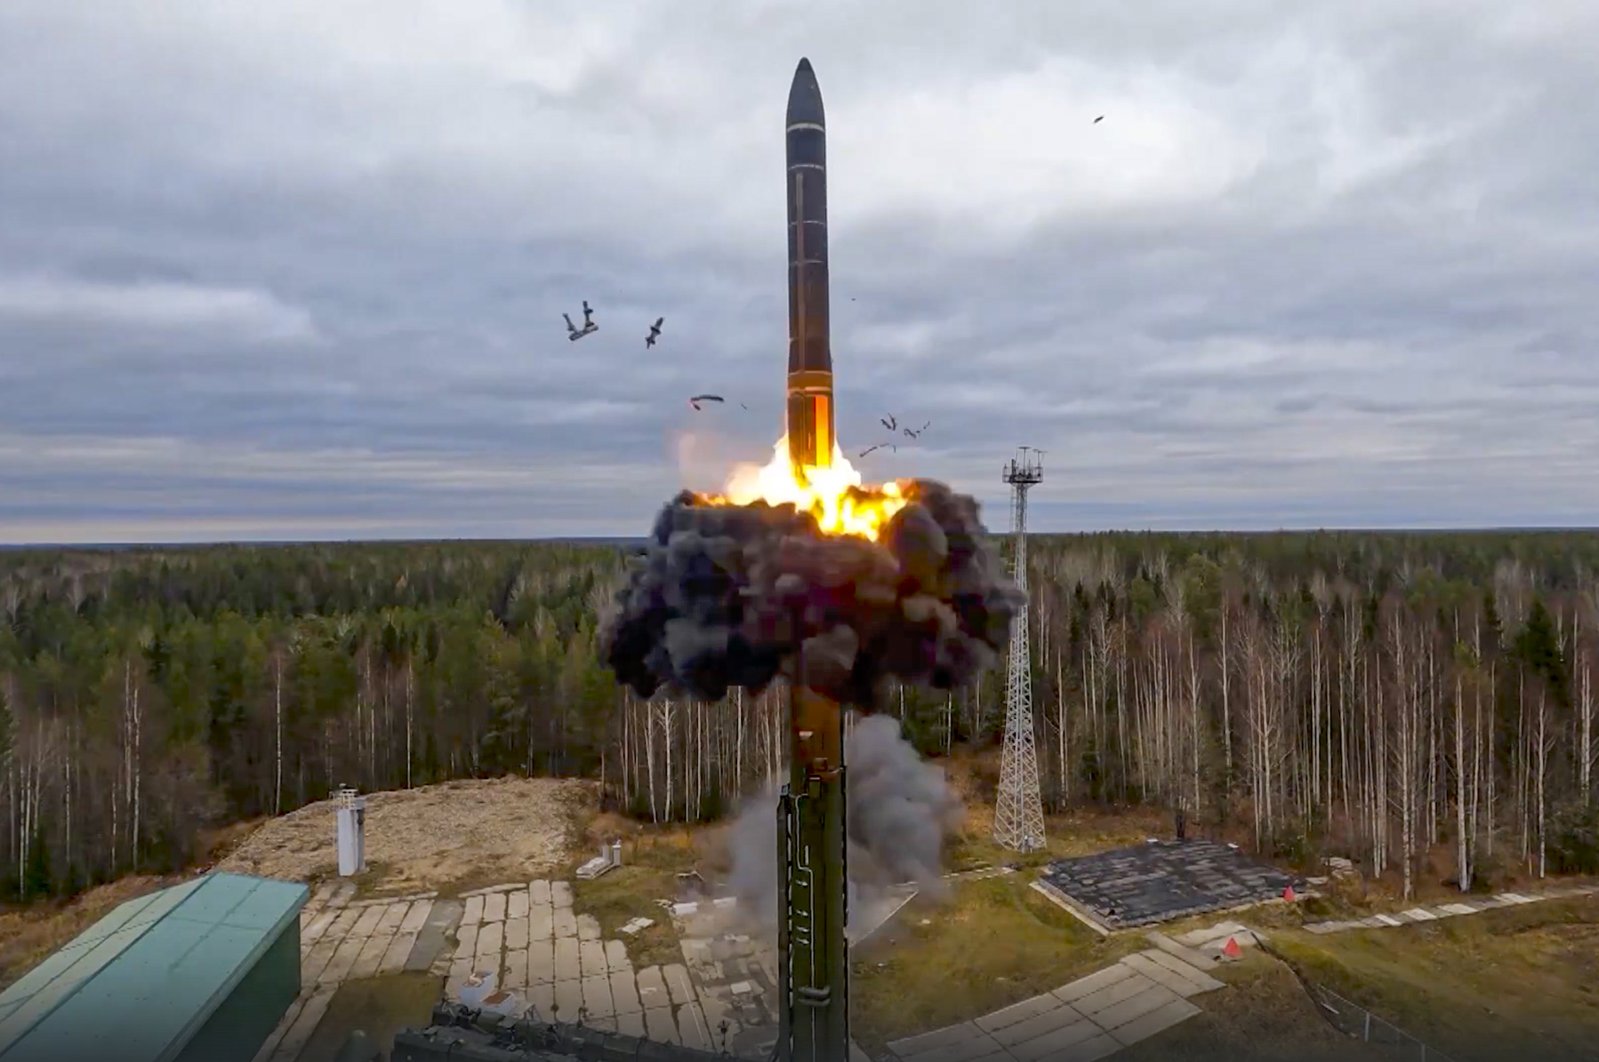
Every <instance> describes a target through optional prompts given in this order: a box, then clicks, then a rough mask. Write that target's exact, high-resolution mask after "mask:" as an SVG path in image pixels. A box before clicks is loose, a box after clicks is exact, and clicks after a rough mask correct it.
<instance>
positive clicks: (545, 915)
mask: <svg viewBox="0 0 1599 1062" xmlns="http://www.w3.org/2000/svg"><path fill="white" fill-rule="evenodd" d="M554 936H555V908H553V907H549V906H545V905H540V904H534V905H533V906H532V907H530V908H528V912H527V938H528V939H529V940H549V939H551V938H552V937H554Z"/></svg>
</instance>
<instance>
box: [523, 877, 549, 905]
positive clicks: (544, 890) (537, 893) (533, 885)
mask: <svg viewBox="0 0 1599 1062" xmlns="http://www.w3.org/2000/svg"><path fill="white" fill-rule="evenodd" d="M527 899H528V903H529V904H530V905H531V906H533V907H541V906H542V907H548V906H549V905H550V883H549V882H548V881H545V880H544V879H542V878H540V879H538V880H536V881H530V882H528V883H527Z"/></svg>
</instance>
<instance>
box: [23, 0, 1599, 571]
mask: <svg viewBox="0 0 1599 1062" xmlns="http://www.w3.org/2000/svg"><path fill="white" fill-rule="evenodd" d="M1596 37H1599V9H1596V8H1594V6H1593V5H1592V4H1588V3H1583V2H1578V0H1570V2H1550V3H1545V4H1539V5H1536V6H1535V7H1534V8H1531V9H1527V8H1525V5H1524V6H1523V7H1521V8H1516V7H1506V6H1505V5H1496V4H1491V3H1488V2H1487V0H1471V2H1467V3H1455V2H1451V3H1443V2H1441V0H1424V2H1423V0H1418V2H1412V3H1407V4H1392V3H1378V2H1376V0H1369V2H1367V0H1362V2H1357V3H1350V4H1339V5H1330V4H1329V5H1313V6H1312V7H1310V8H1307V9H1303V10H1302V11H1300V12H1299V13H1297V14H1290V13H1289V12H1288V9H1284V8H1282V7H1280V5H1273V4H1267V3H1265V2H1264V0H1234V2H1231V3H1223V4H1212V5H1205V6H1204V8H1203V10H1200V9H1197V8H1194V7H1193V6H1192V5H1186V4H1180V3H1176V2H1175V0H1170V2H1167V0H1162V2H1158V3H1156V4H1154V5H1148V4H1146V5H1138V6H1136V8H1129V9H1127V10H1113V9H1109V8H1106V9H1100V10H1096V11H1094V12H1092V13H1085V12H1084V11H1083V10H1081V9H1073V8H1068V7H1062V6H1061V5H1056V4H1050V3H1046V2H1043V0H1038V2H1034V3H1018V4H1012V5H1006V7H1005V10H1004V11H1003V12H1002V13H997V14H996V13H992V12H987V11H982V10H979V9H977V8H974V7H972V6H970V5H959V4H952V3H930V2H919V3H915V4H912V3H910V0H899V2H891V3H882V4H874V5H870V6H869V7H865V8H863V7H861V6H860V5H857V4H848V5H846V4H844V3H842V2H841V0H838V2H829V3H821V4H817V3H805V4H800V3H793V2H764V3H751V4H741V5H737V6H736V7H734V8H731V9H729V10H728V11H726V12H723V13H722V15H721V17H720V19H719V20H718V21H716V22H707V21H705V20H699V19H685V18H684V17H683V16H682V13H681V10H680V8H679V7H676V6H673V5H670V4H667V3H665V2H664V0H662V2H655V3H636V4H619V5H599V6H596V5H579V4H576V3H552V4H537V5H534V4H529V3H521V2H513V0H455V2H451V3H443V2H436V3H435V2H419V3H416V4H410V5H405V6H404V8H403V9H395V8H393V7H392V5H382V4H377V3H375V2H374V3H365V2H361V3H351V4H339V5H334V6H332V7H329V6H328V5H324V4H312V3H310V2H309V0H303V2H302V0H292V2H290V0H285V2H283V3H276V4H271V5H250V4H244V3H234V2H231V0H226V2H220V3H204V4H202V3H198V2H195V3H179V4H170V5H164V6H162V7H161V9H160V10H159V11H156V10H155V9H153V8H150V7H149V5H145V4H139V3H137V2H135V0H108V2H106V3H103V4H97V5H94V7H93V10H90V9H89V8H86V7H83V6H81V5H64V4H55V3H49V2H47V0H11V2H10V3H7V4H5V5H3V6H0V142H4V143H5V144H6V145H7V164H6V166H5V167H3V168H0V540H8V541H15V540H35V539H94V540H104V539H140V538H151V537H154V538H174V537H175V538H207V537H238V536H242V537H250V536H264V537H297V536H302V535H304V536H314V537H325V536H334V537H340V536H345V535H350V536H364V535H386V534H394V535H444V536H450V535H472V534H492V535H539V534H575V533H594V534H626V533H637V532H639V531H642V530H643V529H644V527H645V526H646V524H647V522H648V519H649V516H650V514H651V513H653V512H654V510H655V509H656V508H657V507H658V505H659V503H660V501H661V500H663V499H664V498H665V497H667V496H669V495H670V494H671V493H672V492H673V491H674V490H675V489H677V487H679V486H680V485H695V486H706V487H710V486H716V485H718V481H719V480H720V479H721V477H722V476H724V475H725V474H726V472H727V471H728V470H729V469H730V468H731V466H732V465H733V464H734V463H735V462H736V461H740V460H763V459H764V458H765V457H766V456H767V455H768V454H769V452H770V446H771V443H772V441H773V439H774V437H775V435H776V434H777V433H778V431H779V430H780V425H779V423H778V417H779V416H780V394H779V389H780V386H781V378H780V377H781V372H782V370H781V368H780V366H781V363H782V360H783V356H784V354H783V352H784V347H785V344H786V336H785V327H786V312H785V306H784V300H785V297H786V296H785V289H784V285H783V276H784V265H783V244H782V235H781V233H782V221H781V220H780V219H781V213H782V210H783V197H782V191H781V188H780V186H779V184H778V180H777V177H778V174H779V173H780V171H781V165H782V164H781V161H780V160H781V152H782V142H781V128H780V126H781V114H782V107H783V101H784V95H785V93H786V90H787V85H788V78H789V76H790V74H791V72H792V70H793V65H794V63H795V62H796V61H797V59H798V57H799V56H800V55H802V54H805V55H809V56H810V57H811V59H812V61H813V62H814V63H815V64H816V66H817V70H818V73H819V74H820V76H821V80H822V86H823V92H824V95H825V96H826V99H827V104H828V115H829V123H830V141H829V149H830V159H829V161H830V164H831V174H830V177H831V187H830V208H831V210H832V221H833V232H832V248H833V256H834V262H833V278H834V307H833V329H834V348H835V352H836V355H835V357H836V362H837V369H838V374H839V381H840V394H839V400H840V408H839V417H840V431H841V436H842V438H843V440H844V441H845V443H846V444H847V445H849V446H851V447H853V448H856V449H859V448H864V447H865V446H868V445H870V444H871V443H873V442H876V441H879V439H880V437H881V435H882V432H881V430H880V429H879V428H877V427H876V421H877V417H878V416H879V415H881V414H883V413H887V412H894V413H896V414H897V415H899V416H901V417H902V419H906V420H911V421H916V422H918V423H919V422H920V421H922V420H931V421H932V422H933V428H932V430H930V431H929V432H928V434H927V436H926V437H925V439H924V440H923V442H922V443H921V444H918V445H907V446H904V447H901V448H900V450H899V452H898V453H897V454H896V453H890V452H888V451H879V452H878V453H877V454H873V455H872V456H871V457H869V458H867V459H865V460H864V461H862V462H860V463H861V464H862V465H864V467H865V470H866V472H867V474H868V475H869V476H871V477H888V476H899V475H915V474H925V475H931V476H935V477H938V478H942V479H946V480H948V481H950V482H952V483H953V484H954V485H955V486H956V487H957V488H959V489H962V490H968V491H971V492H973V493H975V494H977V495H978V497H979V498H982V499H984V500H985V501H986V503H987V505H988V514H989V522H990V524H991V525H996V526H997V525H1002V524H1003V522H1004V519H1005V515H1004V514H1005V507H1004V504H1003V496H1002V487H1001V486H1000V484H999V483H998V468H999V465H1000V464H1001V462H1002V461H1003V460H1004V458H1005V457H1006V456H1007V455H1008V453H1009V451H1010V449H1011V448H1012V447H1013V446H1015V445H1017V444H1019V443H1028V444H1031V445H1036V446H1041V447H1043V448H1045V449H1046V450H1047V451H1049V452H1048V454H1047V456H1046V461H1047V475H1048V479H1047V480H1046V482H1045V484H1044V486H1043V487H1041V488H1039V490H1038V491H1037V492H1036V494H1035V503H1034V509H1033V511H1034V513H1035V514H1036V516H1037V519H1038V521H1039V523H1040V525H1041V526H1044V527H1051V526H1053V527H1058V528H1061V529H1073V528H1080V527H1103V526H1151V527H1206V526H1210V527H1214V526H1239V527H1276V526H1289V527H1293V526H1320V525H1361V526H1378V525H1385V526H1392V525H1427V526H1436V525H1461V524H1466V525H1481V524H1492V525H1505V524H1518V523H1529V524H1542V523H1562V524H1570V523H1585V524H1592V523H1594V522H1596V520H1599V477H1596V476H1594V475H1593V472H1592V468H1593V457H1592V455H1593V454H1594V453H1596V452H1599V418H1596V417H1595V416H1594V410H1595V408H1599V363H1596V362H1595V360H1594V358H1593V352H1594V350H1595V349H1596V348H1599V344H1596V342H1595V340H1596V338H1599V309H1596V306H1599V300H1596V299H1595V297H1594V296H1595V291H1594V281H1593V279H1592V278H1593V277H1595V276H1599V229H1596V228H1595V225H1594V223H1593V220H1592V219H1593V218H1595V217H1599V188H1596V187H1595V185H1594V183H1593V182H1592V181H1591V179H1590V177H1589V175H1591V173H1592V172H1593V171H1594V169H1595V163H1596V162H1599V158H1596V157H1595V152H1596V151H1599V148H1596V147H1595V145H1596V144H1599V109H1596V108H1595V107H1594V105H1593V103H1592V101H1593V100H1594V99H1596V98H1599V73H1596V72H1595V69H1594V67H1593V64H1592V62H1591V54H1590V52H1589V48H1588V46H1587V45H1586V44H1585V43H1583V42H1587V41H1591V40H1593V39H1595V38H1596ZM1099 114H1104V115H1106V120H1105V121H1104V122H1103V123H1100V124H1098V125H1094V124H1092V120H1093V118H1094V117H1096V116H1097V115H1099ZM584 298H589V299H590V300H592V301H593V302H594V303H595V305H596V307H597V310H598V315H597V316H598V320H599V322H600V326H601V330H600V332H599V333H597V334H596V335H594V336H591V337H589V338H587V339H584V340H583V341H581V342H580V343H577V344H572V343H568V342H567V341H566V339H565V335H564V329H563V327H562V325H561V323H560V315H561V313H562V312H563V311H566V312H575V311H576V310H577V309H578V304H579V303H580V301H581V300H582V299H584ZM661 314H664V315H665V316H666V318H667V321H666V329H665V332H666V336H665V341H664V342H663V344H662V345H661V346H659V347H657V348H656V349H655V351H653V352H649V353H646V351H645V349H644V347H643V342H642V340H643V334H644V331H645V329H646V328H647V325H648V323H649V321H651V320H653V319H654V317H656V316H658V315H661ZM701 390H714V391H719V392H721V393H723V394H726V395H728V396H729V397H730V398H731V399H733V401H732V402H730V403H729V404H728V405H727V406H726V407H725V408H721V409H716V410H708V411H705V412H702V413H698V414H696V413H695V412H694V411H693V410H691V409H689V407H688V406H687V404H686V402H685V401H684V400H685V399H686V397H687V396H688V395H689V394H692V393H695V392H698V391H701ZM740 401H742V402H744V403H746V404H747V405H748V406H749V407H750V408H749V410H748V411H745V410H744V409H741V408H739V407H738V405H737V403H738V402H740ZM902 441H904V442H907V443H909V440H902Z"/></svg>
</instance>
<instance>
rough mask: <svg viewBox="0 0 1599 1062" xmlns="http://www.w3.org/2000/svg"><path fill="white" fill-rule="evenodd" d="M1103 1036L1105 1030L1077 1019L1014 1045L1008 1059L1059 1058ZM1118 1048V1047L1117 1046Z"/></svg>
mask: <svg viewBox="0 0 1599 1062" xmlns="http://www.w3.org/2000/svg"><path fill="white" fill-rule="evenodd" d="M1104 1035H1105V1030H1104V1029H1101V1028H1100V1027H1099V1026H1097V1025H1095V1024H1094V1023H1093V1022H1091V1021H1089V1020H1088V1019H1087V1018H1079V1019H1078V1020H1077V1021H1076V1022H1074V1023H1072V1024H1070V1025H1062V1026H1060V1027H1058V1028H1055V1029H1051V1030H1049V1031H1048V1032H1046V1033H1043V1034H1041V1035H1039V1036H1036V1037H1034V1038H1033V1039H1031V1040H1025V1041H1023V1042H1022V1043H1019V1044H1015V1045H1013V1046H1012V1047H1011V1048H1010V1057H1012V1058H1014V1059H1016V1060H1017V1062H1040V1060H1052V1059H1056V1058H1060V1057H1061V1055H1062V1053H1063V1052H1065V1051H1068V1050H1070V1049H1071V1048H1073V1047H1076V1046H1077V1045H1078V1044H1080V1043H1085V1042H1087V1041H1089V1040H1095V1039H1098V1038H1099V1037H1102V1036H1104ZM1118 1046H1119V1045H1118Z"/></svg>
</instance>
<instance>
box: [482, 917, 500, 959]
mask: <svg viewBox="0 0 1599 1062" xmlns="http://www.w3.org/2000/svg"><path fill="white" fill-rule="evenodd" d="M504 946H505V923H504V922H484V923H483V924H482V925H481V926H479V927H478V931H477V953H478V954H479V955H494V956H498V955H499V954H500V949H501V948H503V947H504Z"/></svg>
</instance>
